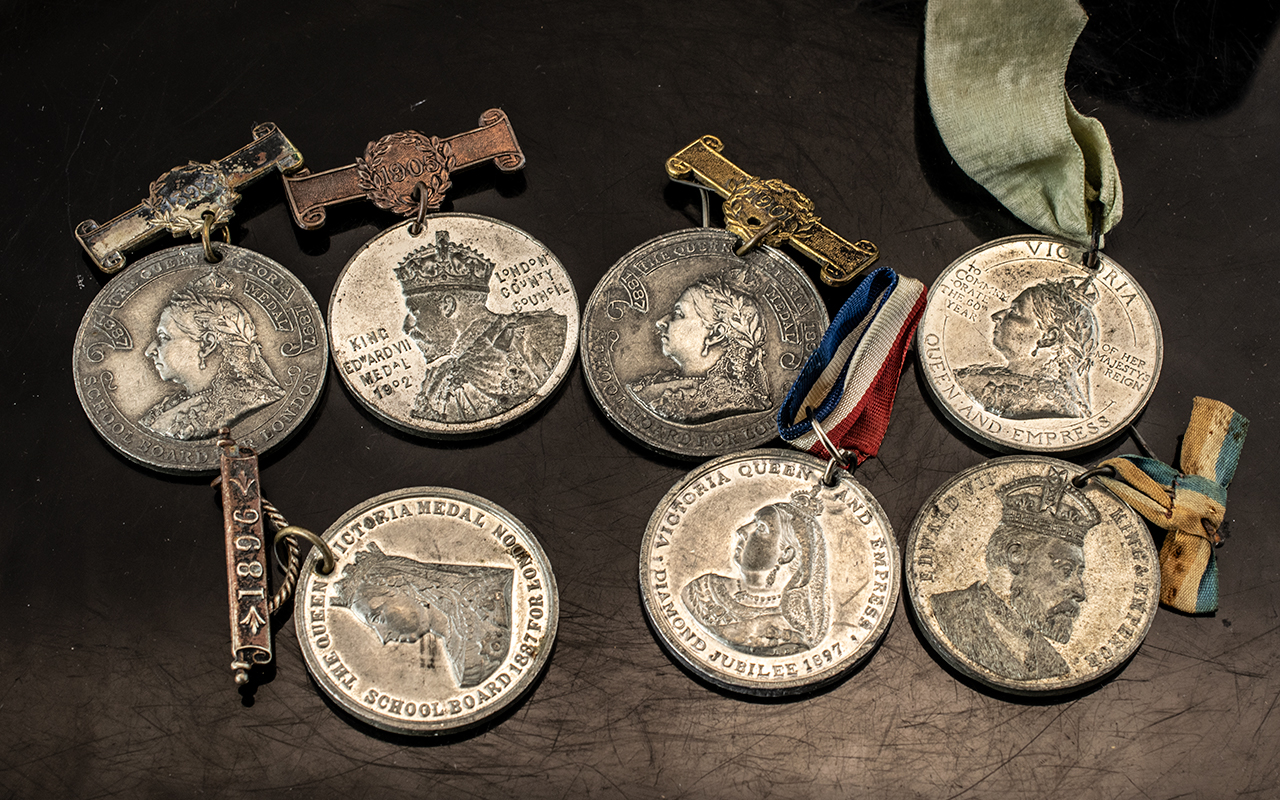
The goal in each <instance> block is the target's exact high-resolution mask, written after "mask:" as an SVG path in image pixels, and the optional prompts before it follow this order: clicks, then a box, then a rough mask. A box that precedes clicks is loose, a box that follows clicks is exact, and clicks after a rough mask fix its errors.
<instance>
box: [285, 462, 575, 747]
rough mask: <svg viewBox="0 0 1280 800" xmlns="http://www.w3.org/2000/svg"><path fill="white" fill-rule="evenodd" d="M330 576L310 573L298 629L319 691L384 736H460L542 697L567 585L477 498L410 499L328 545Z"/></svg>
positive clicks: (407, 492) (298, 606)
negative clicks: (531, 696)
mask: <svg viewBox="0 0 1280 800" xmlns="http://www.w3.org/2000/svg"><path fill="white" fill-rule="evenodd" d="M322 538H323V540H324V541H325V543H327V544H328V546H329V548H330V549H331V550H332V552H333V554H334V556H335V558H336V567H335V569H334V570H333V571H332V572H331V573H330V574H328V575H321V574H318V573H317V571H316V570H315V569H314V567H315V565H316V560H317V559H318V558H319V557H320V554H319V553H317V552H316V551H312V554H311V555H309V556H308V557H307V560H306V562H305V563H304V565H303V569H302V575H303V578H302V579H301V580H300V582H299V584H298V588H297V595H296V600H295V602H294V623H295V625H296V627H297V634H298V641H299V643H300V645H301V647H302V652H303V655H304V657H305V659H306V662H307V667H308V669H310V671H311V674H312V676H313V677H314V678H315V680H316V683H318V684H319V685H320V688H322V689H323V690H324V691H325V693H326V694H328V695H329V696H330V697H332V698H333V700H334V701H335V702H336V703H337V704H338V705H339V706H340V707H342V708H343V709H344V710H345V711H347V712H348V713H350V714H352V715H353V716H355V717H356V718H357V719H360V720H362V721H364V722H366V723H368V724H370V725H373V726H375V727H378V728H381V729H383V730H388V731H393V732H396V733H406V734H443V733H452V732H457V731H460V730H464V729H466V728H470V727H472V726H475V725H478V724H480V723H482V722H483V721H484V720H486V719H488V718H490V717H492V716H493V715H494V714H497V713H498V712H500V711H502V710H503V709H506V708H508V707H510V706H511V704H512V703H515V702H516V701H517V700H519V699H520V698H521V696H522V695H524V694H525V693H527V692H528V691H529V689H530V688H531V687H532V685H533V683H534V681H535V679H536V678H537V676H538V674H539V672H540V671H541V669H542V667H543V666H544V665H545V664H546V661H547V659H548V657H549V655H550V652H551V646H552V644H553V642H554V641H555V635H556V623H557V620H558V618H559V599H558V595H557V592H556V582H555V577H554V575H552V572H551V566H550V564H548V563H547V558H546V555H545V554H544V553H543V551H542V548H541V547H540V546H539V544H538V541H537V539H535V538H534V536H533V534H532V533H531V532H530V531H529V530H528V528H526V527H525V526H524V525H522V524H521V523H520V521H519V520H517V519H516V518H515V517H513V516H511V514H509V513H508V512H507V511H505V510H503V509H502V508H500V507H498V506H497V505H494V504H493V503H490V502H489V501H487V500H485V499H484V498H481V497H477V496H475V495H473V494H469V493H467V492H461V491H456V490H453V489H445V488H439V487H420V488H411V489H401V490H399V491H394V492H388V493H386V494H383V495H379V496H377V497H374V498H372V499H370V500H368V501H366V502H364V503H361V504H360V505H358V506H356V507H355V508H353V509H351V510H350V511H348V512H347V513H346V514H343V515H342V517H341V518H339V519H338V521H337V522H335V523H334V524H333V526H331V527H330V528H329V529H328V530H327V531H326V532H325V533H324V535H323V537H322Z"/></svg>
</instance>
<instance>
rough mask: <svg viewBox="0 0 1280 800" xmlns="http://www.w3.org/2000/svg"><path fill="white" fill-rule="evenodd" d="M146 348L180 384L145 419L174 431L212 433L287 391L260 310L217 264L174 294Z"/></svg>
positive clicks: (187, 436) (179, 434)
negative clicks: (247, 303)
mask: <svg viewBox="0 0 1280 800" xmlns="http://www.w3.org/2000/svg"><path fill="white" fill-rule="evenodd" d="M143 354H144V355H145V356H146V357H147V358H149V359H151V361H152V363H153V364H154V365H155V369H156V372H157V373H158V374H159V376H160V379H161V380H163V381H166V382H168V383H173V384H176V385H177V386H178V387H180V388H179V391H176V392H173V393H170V394H168V395H166V396H165V397H164V398H162V399H161V400H160V401H159V402H158V403H156V404H155V405H153V406H152V407H151V408H150V409H148V410H147V411H146V412H145V413H144V414H143V415H142V416H141V417H140V418H139V419H138V424H139V425H141V426H142V427H144V428H146V429H147V430H150V431H152V432H154V433H157V434H159V435H161V436H167V437H169V438H171V439H180V440H183V441H189V440H196V439H207V438H209V437H211V436H214V435H216V434H217V432H218V429H219V428H222V427H230V426H231V425H233V424H235V423H236V422H238V421H240V420H241V419H244V418H245V417H246V416H248V415H249V414H251V413H252V412H254V411H256V410H258V409H259V408H262V407H263V406H266V405H270V404H271V403H274V402H276V401H277V400H279V399H280V398H282V397H284V395H285V391H284V389H283V388H281V386H280V384H279V382H278V381H277V380H276V376H275V375H274V374H273V373H272V371H271V367H270V366H268V365H267V362H266V361H265V360H264V359H263V357H262V346H261V345H260V344H259V342H258V333H257V328H256V327H255V325H254V323H253V318H252V317H251V316H250V315H249V312H248V310H247V309H246V308H245V307H244V306H243V305H241V304H240V303H239V302H237V301H236V300H235V289H234V287H233V286H232V283H231V281H230V280H228V279H227V277H226V276H224V275H222V274H221V273H219V272H217V271H216V270H213V271H210V272H208V273H206V274H205V275H202V276H201V277H199V278H197V279H195V280H193V281H192V282H191V283H189V284H187V285H186V286H184V287H182V288H181V289H178V290H177V291H175V292H174V293H173V294H172V295H170V297H169V302H168V303H167V304H166V305H165V307H164V308H163V309H162V310H161V311H160V318H159V319H158V320H157V321H156V331H155V337H154V338H153V339H152V340H151V342H150V343H149V344H148V345H147V347H146V349H145V350H144V351H143Z"/></svg>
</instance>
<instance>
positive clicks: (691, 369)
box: [627, 275, 772, 424]
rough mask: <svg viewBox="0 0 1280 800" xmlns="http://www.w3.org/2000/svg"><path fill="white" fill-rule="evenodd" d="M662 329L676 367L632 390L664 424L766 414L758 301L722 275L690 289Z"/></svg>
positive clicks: (664, 350)
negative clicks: (762, 412) (749, 414)
mask: <svg viewBox="0 0 1280 800" xmlns="http://www.w3.org/2000/svg"><path fill="white" fill-rule="evenodd" d="M655 326H656V327H657V329H658V338H659V341H660V344H661V347H662V354H663V355H664V356H666V357H667V358H668V359H670V360H671V361H672V362H673V363H674V364H675V369H673V370H664V371H660V372H657V373H654V374H651V375H646V376H644V377H642V378H640V379H639V380H637V381H635V382H633V383H631V384H629V385H628V386H627V390H628V392H629V393H630V395H631V396H632V397H633V398H634V399H635V400H636V401H637V402H639V403H640V405H641V406H642V407H644V408H646V409H648V410H649V411H651V412H653V413H654V414H656V415H657V416H659V417H661V418H662V419H664V420H667V421H669V422H675V423H683V424H697V423H703V422H712V421H714V420H717V419H723V418H724V417H730V416H735V415H738V414H747V413H751V412H754V411H766V410H768V409H769V408H770V407H771V406H772V404H771V402H770V399H769V385H768V378H767V377H766V375H765V370H764V355H765V354H764V348H765V324H764V317H763V316H762V315H761V313H760V305H759V303H758V301H757V300H756V299H755V298H754V297H752V296H751V295H750V294H748V293H746V292H744V291H741V290H739V289H737V288H734V287H733V286H731V285H730V284H729V282H728V281H726V280H724V279H723V278H721V277H720V276H718V275H713V276H710V277H706V278H703V279H702V280H699V281H698V282H696V283H694V284H692V285H691V286H689V287H687V288H686V289H685V290H684V291H683V292H682V293H681V294H680V297H679V298H678V299H677V300H676V302H675V304H674V305H673V306H672V308H671V311H670V312H669V313H668V314H666V315H665V316H663V317H662V318H661V319H659V320H658V321H657V322H656V323H655Z"/></svg>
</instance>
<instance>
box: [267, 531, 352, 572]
mask: <svg viewBox="0 0 1280 800" xmlns="http://www.w3.org/2000/svg"><path fill="white" fill-rule="evenodd" d="M295 537H296V538H298V539H306V540H307V541H308V542H310V543H311V546H312V547H314V548H316V549H317V550H319V551H320V563H319V564H317V565H316V574H318V575H328V574H330V573H332V572H333V569H334V566H335V565H336V563H337V562H336V561H335V560H334V557H333V551H332V550H330V549H329V545H327V544H325V541H324V540H323V539H321V538H320V537H319V536H316V535H315V534H314V533H312V532H311V531H309V530H307V529H306V528H299V527H298V526H297V525H286V526H285V527H283V528H281V529H280V530H278V531H276V538H275V540H274V541H273V542H272V546H273V547H274V546H275V545H276V544H278V543H279V542H280V540H281V539H289V540H290V541H293V539H294V538H295ZM295 546H296V544H295Z"/></svg>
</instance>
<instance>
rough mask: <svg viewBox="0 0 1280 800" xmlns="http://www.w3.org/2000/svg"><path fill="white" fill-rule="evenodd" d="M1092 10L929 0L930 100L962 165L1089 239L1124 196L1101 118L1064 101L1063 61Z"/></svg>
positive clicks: (1048, 223)
mask: <svg viewBox="0 0 1280 800" xmlns="http://www.w3.org/2000/svg"><path fill="white" fill-rule="evenodd" d="M1087 21H1088V16H1087V15H1086V14H1085V13H1084V10H1083V9H1082V8H1080V6H1079V4H1078V3H1077V2H1076V0H1035V1H1034V2H1033V1H1032V0H930V2H929V7H928V11H927V14H926V17H925V43H924V70H925V86H926V88H927V90H928V92H929V106H930V108H932V109H933V118H934V120H935V122H936V123H937V125H938V131H939V133H941V134H942V140H943V142H945V143H946V145H947V149H948V150H949V151H950V152H951V157H952V158H954V159H955V161H956V164H958V165H959V166H960V168H961V169H963V170H964V171H965V172H966V173H967V174H968V175H969V177H971V178H973V179H974V180H975V181H977V182H978V183H980V184H982V185H983V186H984V187H985V188H986V189H987V191H989V192H991V194H992V195H994V196H995V198H996V199H997V200H999V201H1000V202H1001V203H1002V204H1003V205H1004V206H1005V208H1007V209H1009V210H1010V211H1011V212H1013V213H1014V214H1015V215H1017V217H1018V218H1019V219H1021V220H1022V221H1023V222H1025V223H1027V224H1028V225H1030V226H1032V227H1033V228H1035V229H1036V230H1038V231H1040V232H1042V233H1047V234H1051V235H1057V236H1061V237H1064V238H1067V239H1070V240H1073V241H1076V242H1080V243H1088V242H1089V232H1090V226H1089V211H1088V204H1089V203H1090V201H1093V200H1101V201H1102V203H1103V208H1104V210H1103V224H1102V232H1104V233H1105V232H1106V231H1108V230H1110V229H1111V228H1112V226H1113V225H1115V224H1116V223H1117V222H1119V221H1120V215H1121V213H1122V212H1123V205H1124V203H1123V196H1122V194H1121V191H1120V174H1119V173H1118V172H1117V170H1116V163H1115V158H1114V157H1113V156H1112V154H1111V142H1110V141H1109V140H1108V139H1107V133H1106V131H1105V130H1103V127H1102V123H1100V122H1098V121H1097V120H1096V119H1094V118H1092V117H1086V116H1084V115H1083V114H1081V113H1080V112H1078V111H1076V109H1075V106H1073V105H1072V104H1071V99H1070V98H1068V97H1067V92H1066V86H1065V79H1066V72H1067V60H1068V58H1070V56H1071V49H1072V47H1073V46H1074V45H1075V42H1076V39H1077V37H1079V35H1080V32H1081V31H1082V30H1084V26H1085V23H1086V22H1087Z"/></svg>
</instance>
